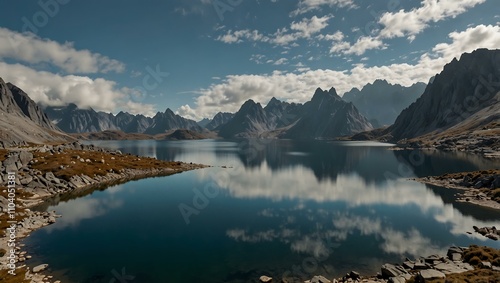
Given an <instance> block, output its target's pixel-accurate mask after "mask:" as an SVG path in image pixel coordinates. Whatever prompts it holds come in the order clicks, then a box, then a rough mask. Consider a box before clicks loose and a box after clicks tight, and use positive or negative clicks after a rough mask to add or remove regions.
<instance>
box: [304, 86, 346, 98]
mask: <svg viewBox="0 0 500 283" xmlns="http://www.w3.org/2000/svg"><path fill="white" fill-rule="evenodd" d="M325 98H327V99H331V98H334V99H341V98H340V96H339V95H338V94H337V91H336V90H335V88H333V87H332V88H330V89H329V90H323V89H321V88H320V87H318V88H317V89H316V91H315V92H314V95H313V97H312V99H311V101H319V100H322V99H325Z"/></svg>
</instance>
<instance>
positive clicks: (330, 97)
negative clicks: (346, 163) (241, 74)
mask: <svg viewBox="0 0 500 283" xmlns="http://www.w3.org/2000/svg"><path fill="white" fill-rule="evenodd" d="M372 128H373V127H372V125H371V124H370V122H368V120H367V119H366V118H365V117H363V116H362V115H361V114H360V113H359V112H358V110H357V109H356V107H355V106H354V105H353V104H352V103H348V102H345V101H344V100H342V98H341V97H340V96H338V95H337V93H336V91H335V89H334V88H332V89H330V90H329V91H324V90H322V89H320V88H318V89H317V90H316V92H315V93H314V96H313V98H312V99H311V101H309V102H307V103H305V104H303V105H302V104H295V103H287V102H282V101H279V100H278V99H276V98H272V99H271V101H269V103H268V104H267V105H266V107H265V108H263V107H262V106H261V105H260V103H255V102H254V101H253V100H248V101H246V102H245V103H244V104H243V106H241V108H240V110H239V111H238V112H237V113H236V114H235V115H234V118H233V119H231V120H230V121H229V122H228V123H226V124H224V125H223V126H221V127H220V130H219V136H221V137H224V138H248V137H280V138H292V139H318V138H335V137H340V136H344V135H352V134H354V133H357V132H361V131H367V130H370V129H372Z"/></svg>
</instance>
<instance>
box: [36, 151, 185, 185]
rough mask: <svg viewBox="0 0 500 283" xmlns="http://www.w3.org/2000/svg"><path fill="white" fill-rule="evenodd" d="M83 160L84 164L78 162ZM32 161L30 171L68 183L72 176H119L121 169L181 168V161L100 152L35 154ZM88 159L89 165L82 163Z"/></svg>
mask: <svg viewBox="0 0 500 283" xmlns="http://www.w3.org/2000/svg"><path fill="white" fill-rule="evenodd" d="M82 158H83V160H84V162H81V161H80V160H81V159H82ZM34 159H36V160H38V162H36V163H34V164H33V165H32V167H33V169H36V170H40V171H42V172H44V173H45V172H52V173H54V175H55V176H56V177H58V178H62V179H65V180H69V179H70V178H71V176H74V175H81V174H84V175H87V176H90V177H92V176H94V175H101V176H103V175H106V174H107V173H109V172H115V173H118V172H120V171H121V170H123V169H150V168H172V169H181V168H182V163H180V162H173V161H162V160H157V159H154V158H150V157H138V156H135V155H130V154H121V155H120V154H111V153H105V152H99V151H82V150H66V151H64V152H62V153H59V154H58V153H56V154H52V155H51V154H50V153H48V152H47V153H40V152H35V153H34ZM87 159H88V160H90V162H85V161H86V160H87ZM102 161H104V163H103V162H102ZM61 166H62V167H61Z"/></svg>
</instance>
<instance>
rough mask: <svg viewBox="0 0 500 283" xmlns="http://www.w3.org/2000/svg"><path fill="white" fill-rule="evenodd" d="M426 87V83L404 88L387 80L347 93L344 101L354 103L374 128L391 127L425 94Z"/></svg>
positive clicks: (377, 81) (343, 97)
mask: <svg viewBox="0 0 500 283" xmlns="http://www.w3.org/2000/svg"><path fill="white" fill-rule="evenodd" d="M425 87H426V84H424V83H416V84H414V85H412V86H410V87H404V86H401V85H399V84H395V85H393V84H390V83H388V82H387V81H386V80H376V81H375V82H373V84H367V85H365V86H364V87H363V88H362V89H361V90H359V89H357V88H353V89H352V90H351V91H349V92H346V93H345V94H344V96H342V99H344V100H345V101H347V102H352V103H353V104H354V106H356V108H358V110H359V112H360V113H361V114H363V115H364V116H365V117H366V118H368V119H369V120H370V122H372V124H373V126H374V127H381V126H389V125H392V124H393V123H394V121H395V120H396V117H398V115H399V114H400V113H401V111H403V109H405V108H406V107H408V106H410V104H412V103H413V102H415V100H417V98H419V97H420V96H421V95H422V93H424V90H425Z"/></svg>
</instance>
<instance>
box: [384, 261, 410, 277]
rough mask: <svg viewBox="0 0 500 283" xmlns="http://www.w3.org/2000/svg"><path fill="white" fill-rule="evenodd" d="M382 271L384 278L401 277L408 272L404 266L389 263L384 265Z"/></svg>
mask: <svg viewBox="0 0 500 283" xmlns="http://www.w3.org/2000/svg"><path fill="white" fill-rule="evenodd" d="M381 272H382V277H384V278H391V277H400V276H402V275H403V274H407V272H406V270H405V269H404V268H403V267H402V266H396V265H392V264H389V263H386V264H384V265H382V268H381Z"/></svg>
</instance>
